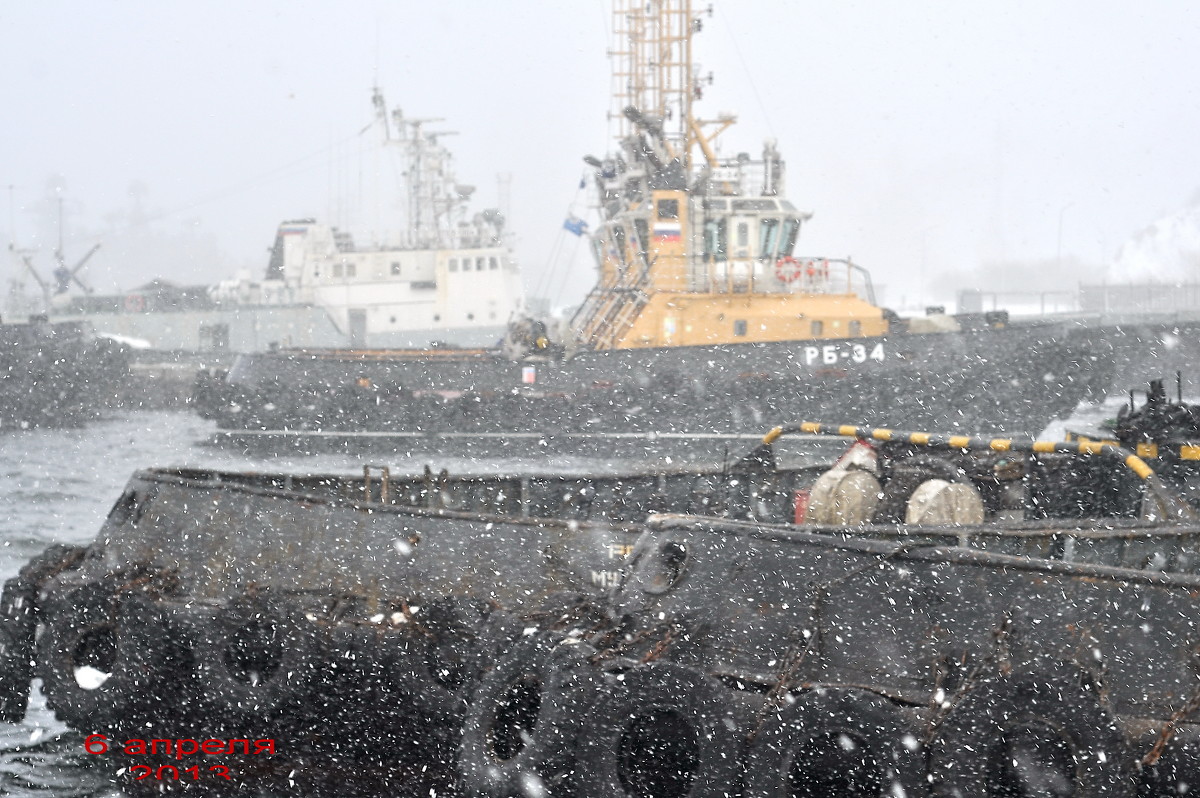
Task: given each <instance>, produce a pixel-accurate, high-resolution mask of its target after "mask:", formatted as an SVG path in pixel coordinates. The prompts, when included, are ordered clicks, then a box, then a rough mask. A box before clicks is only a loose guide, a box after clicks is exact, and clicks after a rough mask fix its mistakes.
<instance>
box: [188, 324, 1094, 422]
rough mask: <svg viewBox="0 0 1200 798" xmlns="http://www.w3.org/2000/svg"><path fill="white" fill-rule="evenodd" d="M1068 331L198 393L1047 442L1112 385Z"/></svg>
mask: <svg viewBox="0 0 1200 798" xmlns="http://www.w3.org/2000/svg"><path fill="white" fill-rule="evenodd" d="M1092 348H1093V347H1092V346H1091V344H1090V342H1082V343H1081V342H1078V341H1074V340H1070V339H1069V337H1068V335H1067V331H1066V329H1065V328H1064V327H1062V326H1059V325H1029V326H1014V327H1009V328H1006V329H984V330H976V331H970V332H961V333H941V334H905V335H895V336H888V337H883V338H846V339H826V340H820V341H800V342H771V343H750V344H728V345H718V346H697V347H672V348H647V349H625V350H607V351H601V352H581V353H579V354H577V355H575V356H574V357H571V358H569V359H564V360H561V361H556V360H550V359H546V360H542V361H539V362H535V361H529V360H526V361H511V360H507V359H504V358H502V357H500V356H497V355H493V354H490V353H476V354H463V355H461V356H453V355H448V356H440V357H432V356H430V357H417V356H413V355H411V354H409V355H407V356H405V355H401V354H399V353H397V354H396V355H394V356H386V355H375V356H370V357H368V356H364V355H361V354H355V353H349V352H342V353H334V352H321V353H314V352H276V353H265V354H258V355H252V356H245V357H241V358H239V360H238V361H237V362H236V363H235V365H234V367H233V369H231V371H230V372H229V374H228V375H227V377H226V379H225V381H224V382H222V383H220V384H217V385H213V386H210V387H211V390H210V391H208V392H206V393H205V395H204V396H202V397H201V399H202V401H201V402H200V403H199V404H200V405H201V409H202V411H203V412H207V413H209V414H210V415H212V416H213V417H215V418H216V419H217V420H218V425H219V426H220V427H221V428H222V429H224V430H255V431H260V432H261V431H264V430H265V431H270V430H278V431H284V430H321V431H379V432H397V433H401V432H407V433H422V434H436V433H470V432H476V433H483V434H496V433H520V434H547V433H558V434H560V435H561V434H562V433H568V432H577V433H587V432H594V433H599V434H612V433H654V434H666V435H686V434H697V435H733V434H739V433H740V434H745V433H752V432H755V431H757V430H760V429H762V428H764V427H770V426H774V425H776V424H780V423H788V422H794V421H797V420H800V419H806V420H818V421H820V420H845V419H855V420H856V421H859V422H862V423H865V424H872V425H877V426H894V427H909V428H918V429H925V428H932V429H953V430H963V431H971V432H988V431H999V430H1005V431H1007V432H1009V433H1026V434H1036V433H1037V432H1039V431H1040V430H1041V429H1043V428H1044V426H1045V425H1046V423H1047V422H1049V421H1050V420H1052V419H1054V418H1056V417H1059V416H1061V415H1063V414H1066V413H1069V412H1070V411H1071V410H1073V409H1074V408H1075V407H1076V405H1077V404H1078V403H1079V402H1080V401H1081V400H1083V399H1086V398H1090V397H1091V396H1092V395H1093V394H1094V393H1095V392H1096V391H1097V389H1098V388H1099V389H1103V388H1106V387H1107V385H1108V382H1109V380H1110V379H1111V374H1110V373H1109V369H1108V364H1107V363H1106V362H1104V361H1103V360H1101V359H1098V358H1096V357H1094V355H1093V353H1092V351H1091V350H1092Z"/></svg>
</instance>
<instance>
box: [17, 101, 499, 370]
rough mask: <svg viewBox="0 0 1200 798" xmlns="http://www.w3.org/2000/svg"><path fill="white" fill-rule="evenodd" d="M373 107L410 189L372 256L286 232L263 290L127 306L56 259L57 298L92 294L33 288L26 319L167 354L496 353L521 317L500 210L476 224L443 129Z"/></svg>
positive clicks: (176, 296)
mask: <svg viewBox="0 0 1200 798" xmlns="http://www.w3.org/2000/svg"><path fill="white" fill-rule="evenodd" d="M373 99H374V104H375V108H376V114H377V124H378V125H379V127H380V128H381V129H382V132H383V140H384V143H385V144H386V145H387V146H388V147H390V148H393V149H395V150H397V151H398V153H399V156H400V158H401V162H402V163H401V173H402V174H403V175H404V182H405V185H404V192H405V197H404V207H405V212H404V214H403V219H402V223H401V224H400V229H399V230H398V231H396V232H395V233H393V234H391V236H392V237H391V238H390V239H389V240H383V241H378V242H373V243H371V244H370V245H366V246H364V245H362V244H359V243H358V242H356V241H355V239H354V237H353V235H352V234H351V233H350V232H348V231H344V230H340V229H338V228H337V227H333V226H331V225H329V224H324V223H321V222H319V221H318V220H316V219H296V220H291V221H286V222H284V223H282V224H280V225H279V228H278V230H277V232H276V235H275V244H274V246H273V247H272V249H271V256H270V261H269V263H268V265H267V269H266V272H265V274H264V275H263V276H262V277H261V279H251V278H250V277H247V276H244V277H242V278H239V279H232V280H226V281H224V282H221V283H218V284H217V285H214V286H205V287H196V286H189V287H178V286H175V285H172V284H170V283H168V282H163V281H155V282H152V283H150V284H147V285H146V286H143V287H142V288H139V289H136V290H134V291H131V292H128V293H124V294H119V295H111V294H110V295H97V294H95V293H93V292H91V291H90V290H87V288H86V286H85V285H84V284H83V283H82V281H81V280H79V279H78V277H77V275H76V273H75V272H76V271H77V268H78V267H77V268H76V269H75V270H71V269H68V268H67V267H66V266H65V265H64V264H63V263H61V258H60V264H59V269H58V271H57V272H56V274H55V277H56V279H58V281H59V286H58V287H59V288H60V289H61V288H63V287H65V285H66V284H68V283H70V282H72V281H74V282H76V283H78V284H79V285H80V286H81V287H83V288H84V289H85V290H84V292H83V293H79V294H74V295H72V294H65V293H63V294H60V295H58V296H52V293H53V292H52V290H51V289H52V286H51V285H50V284H49V282H48V281H44V280H42V279H41V278H40V277H39V278H38V282H39V283H40V284H41V286H42V291H43V300H44V301H43V302H42V303H41V308H37V307H34V308H31V309H30V311H31V312H47V313H48V314H49V315H50V316H51V317H52V318H54V319H55V320H67V319H79V320H86V321H90V322H91V323H92V324H93V325H94V327H95V329H96V331H97V332H98V333H99V334H101V335H107V336H110V337H115V338H119V339H125V340H129V341H131V342H141V344H142V345H143V346H147V347H148V348H150V349H154V350H161V351H176V352H199V353H204V352H230V353H236V352H256V351H264V350H266V349H269V348H272V347H275V346H278V347H300V348H343V349H344V348H353V349H385V348H388V349H391V348H426V347H430V346H434V347H437V346H449V347H472V348H473V347H492V346H495V345H496V344H497V343H498V342H499V341H500V339H501V338H502V337H503V336H504V332H505V330H506V328H507V325H508V322H509V321H510V320H511V319H513V318H515V317H516V316H517V315H519V314H520V313H521V312H522V309H523V299H522V297H523V291H522V285H521V273H520V269H519V266H518V264H517V262H516V259H515V258H514V255H513V251H512V248H511V245H510V239H509V237H508V235H507V232H506V230H505V227H504V218H503V216H502V215H501V213H500V212H499V211H498V210H495V209H487V210H483V211H480V212H476V213H471V212H470V211H469V209H468V202H469V199H470V196H471V194H472V192H473V191H474V189H473V187H471V186H467V185H462V184H460V183H458V182H457V181H456V180H455V176H454V171H453V162H452V157H451V154H450V152H449V151H448V150H447V149H446V148H445V147H444V146H443V144H442V142H441V141H440V140H439V137H440V136H442V135H444V134H442V133H438V132H434V131H431V130H429V128H428V126H429V124H430V123H433V122H438V121H441V120H436V119H413V118H409V117H406V116H404V115H403V114H402V113H401V111H400V110H399V109H395V110H392V111H390V112H389V111H388V110H387V108H386V105H385V102H384V99H383V95H382V93H381V92H380V91H379V90H378V89H376V90H375V92H374V98H373ZM89 254H90V253H89ZM26 265H28V266H29V270H30V272H33V267H32V265H31V264H29V262H28V259H26ZM79 265H82V262H81V263H80V264H79ZM34 276H35V277H37V275H36V273H34ZM42 308H44V309H45V310H44V311H42Z"/></svg>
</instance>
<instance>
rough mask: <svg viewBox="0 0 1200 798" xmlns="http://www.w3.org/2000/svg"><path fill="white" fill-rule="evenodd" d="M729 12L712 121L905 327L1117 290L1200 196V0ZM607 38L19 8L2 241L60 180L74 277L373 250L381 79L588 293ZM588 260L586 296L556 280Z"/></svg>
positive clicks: (10, 20) (3, 132)
mask: <svg viewBox="0 0 1200 798" xmlns="http://www.w3.org/2000/svg"><path fill="white" fill-rule="evenodd" d="M696 5H697V6H707V3H700V2H698V3H696ZM714 7H715V12H714V14H713V16H712V17H711V18H707V17H706V18H705V20H704V32H703V33H702V34H701V35H700V36H699V38H698V39H697V55H696V58H697V60H698V61H699V62H700V64H701V67H702V69H703V70H704V71H705V72H707V71H709V70H711V71H712V72H713V73H714V76H715V81H714V83H713V85H712V86H711V87H710V88H709V90H708V91H707V92H706V95H705V98H704V100H703V102H702V104H701V105H700V106H698V111H699V113H700V114H701V115H712V114H715V113H716V112H718V111H733V112H735V113H737V114H738V116H739V118H740V123H739V124H738V125H737V126H736V127H735V128H733V130H731V131H729V132H728V133H726V134H725V135H724V136H723V139H722V141H723V143H722V150H723V152H726V153H735V152H738V151H741V150H745V151H749V152H752V153H756V154H757V153H758V152H759V151H760V150H761V146H762V140H763V138H765V137H768V136H770V137H774V138H776V139H777V140H778V142H779V146H780V149H781V150H782V152H783V154H784V156H785V157H786V158H787V159H788V169H789V173H788V185H789V195H790V197H791V198H792V199H793V200H794V201H795V202H796V203H797V204H798V205H800V206H801V207H805V208H808V209H811V210H813V211H814V212H815V216H814V218H813V220H812V221H811V222H810V224H809V226H808V228H807V230H806V231H805V233H804V236H803V237H802V241H801V245H800V249H801V250H802V251H803V252H804V253H806V254H826V255H830V256H845V255H852V256H854V257H855V259H856V260H858V261H859V262H860V263H862V264H863V265H864V266H866V267H867V268H868V269H870V270H871V271H872V272H873V274H874V275H875V277H876V281H877V282H879V283H882V284H885V285H886V286H887V289H888V290H887V294H886V296H887V298H888V300H889V302H891V303H892V304H901V303H902V301H903V302H904V303H906V304H910V305H915V304H918V303H919V302H920V301H923V299H929V300H931V301H932V300H933V299H941V298H948V290H949V289H950V288H951V287H953V286H954V285H955V284H966V283H969V282H971V281H972V280H975V279H979V277H978V276H979V275H981V274H982V275H985V276H986V278H987V279H988V280H990V283H989V285H990V286H991V287H995V288H1008V289H1018V288H1030V287H1036V286H1032V285H1031V278H1030V274H1037V275H1038V276H1039V277H1043V278H1045V280H1046V281H1047V282H1046V285H1047V286H1053V285H1054V280H1055V279H1056V277H1057V279H1058V282H1059V283H1071V282H1073V281H1074V280H1075V279H1077V278H1078V277H1079V276H1080V275H1081V274H1082V275H1090V274H1095V276H1096V277H1097V279H1099V277H1100V276H1102V275H1101V271H1102V269H1103V268H1104V267H1105V266H1106V265H1107V264H1108V263H1109V262H1110V261H1111V260H1112V259H1113V257H1114V256H1115V254H1116V252H1117V250H1118V248H1119V247H1120V245H1121V244H1122V243H1123V242H1124V241H1125V240H1126V239H1128V238H1129V237H1130V236H1132V235H1134V234H1135V233H1136V232H1137V231H1139V230H1140V229H1142V228H1145V227H1146V226H1147V225H1149V224H1151V223H1152V222H1154V221H1155V220H1156V219H1159V218H1160V217H1162V216H1164V215H1167V214H1170V213H1173V212H1175V211H1177V210H1179V209H1180V208H1182V207H1183V206H1185V205H1187V204H1188V203H1189V202H1191V201H1192V200H1193V199H1194V197H1195V195H1196V192H1197V189H1200V173H1198V170H1197V155H1196V147H1197V145H1196V142H1197V141H1200V97H1198V89H1197V86H1196V81H1195V76H1196V75H1197V74H1200V48H1197V46H1196V44H1197V42H1198V41H1200V5H1197V4H1194V3H1189V2H1182V0H1180V1H1178V2H1157V3H1146V4H1137V5H1136V6H1135V4H1132V3H1117V2H1095V1H1094V0H1087V1H1085V0H1070V1H1069V2H1068V1H1065V0H1064V2H1019V1H1018V2H1005V3H987V4H984V3H949V2H925V1H924V0H915V1H912V2H906V3H889V2H853V3H852V2H843V3H828V2H823V3H818V2H784V1H783V0H778V1H775V0H761V1H760V2H746V0H737V2H735V1H734V0H714ZM610 27H611V21H610V16H609V11H608V7H607V4H606V3H603V2H601V1H600V0H578V1H577V2H563V1H561V0H560V2H541V1H539V2H534V1H533V0H511V2H482V1H480V0H476V1H474V2H468V1H467V0H439V2H436V3H429V2H422V3H417V2H409V1H407V0H405V1H402V2H358V3H335V2H331V1H330V2H316V1H310V2H294V1H289V2H270V1H268V2H254V3H233V2H207V3H188V4H185V3H174V2H170V3H150V2H125V3H117V2H95V3H86V4H85V3H66V2H53V1H50V2H45V1H44V2H38V3H10V4H6V5H5V6H4V7H3V8H2V9H0V70H2V72H3V74H4V75H5V79H4V80H3V82H0V100H2V102H3V108H4V109H5V117H6V118H5V124H4V125H3V127H2V128H0V190H3V191H4V192H5V196H4V198H3V199H4V202H3V209H4V211H3V213H0V238H2V240H3V241H4V242H5V243H6V244H7V242H8V241H9V240H11V239H13V238H15V240H16V242H17V244H18V245H19V246H22V247H31V248H38V250H39V251H38V254H37V255H36V256H35V259H38V260H39V262H41V263H44V264H48V263H49V260H50V257H51V252H52V250H53V248H54V236H55V230H54V226H53V224H51V222H52V214H49V213H48V208H49V206H47V205H46V204H45V203H44V202H43V199H44V198H45V197H46V196H47V193H48V188H47V187H48V185H49V183H50V181H51V179H52V178H53V177H55V176H58V177H59V178H61V180H62V181H63V182H64V184H65V190H64V192H63V196H64V197H65V208H66V212H67V220H68V223H67V234H68V243H67V250H68V257H77V256H79V255H82V253H83V252H84V251H86V249H87V247H89V246H90V245H91V243H93V242H94V241H96V240H102V241H103V242H104V247H103V248H102V249H101V250H100V252H99V253H98V254H97V255H96V257H95V259H94V260H93V262H92V263H91V264H90V265H89V275H90V278H91V280H92V282H94V283H95V284H97V286H99V287H105V288H107V287H113V286H120V287H123V288H128V287H132V286H134V285H137V284H139V283H141V282H145V281H146V280H149V279H150V278H151V277H155V276H163V277H167V278H168V279H174V280H176V281H178V282H185V283H186V282H208V281H214V280H216V279H220V278H223V277H228V276H231V275H232V274H233V273H234V272H235V271H236V270H237V269H239V268H245V269H249V270H251V271H252V272H254V273H255V274H258V273H259V272H260V271H261V270H262V269H263V268H264V265H265V250H266V248H267V247H268V246H269V244H270V242H271V239H272V237H273V234H274V229H275V226H276V225H277V224H278V222H280V221H281V220H283V219H286V218H296V217H302V216H316V217H318V218H320V219H322V220H326V219H330V220H333V221H335V222H342V223H343V224H346V225H347V226H349V227H350V228H351V229H353V230H355V232H357V233H359V237H360V239H365V238H366V237H367V235H366V233H367V232H368V231H369V230H370V229H371V227H372V224H373V223H374V222H375V221H376V220H378V219H379V218H381V216H386V214H387V213H389V212H390V209H389V208H388V206H387V205H385V204H383V203H382V201H377V200H376V199H375V198H374V197H375V196H376V193H375V192H374V191H372V190H371V189H370V185H371V184H370V182H369V181H368V180H367V179H366V177H365V174H364V169H365V168H366V167H367V166H368V165H369V164H370V162H371V158H370V157H369V155H368V153H369V151H370V148H369V146H368V145H371V144H373V143H374V138H373V134H367V135H365V136H360V135H359V131H360V130H361V129H362V128H363V127H364V126H366V125H367V124H368V123H369V122H370V121H371V119H372V109H371V105H370V90H371V86H372V85H373V84H375V83H378V84H379V85H380V86H381V87H382V88H383V90H384V91H385V93H386V96H387V99H388V102H389V104H391V105H399V106H401V107H402V108H403V109H404V110H405V112H406V113H408V114H410V115H413V116H423V117H430V116H432V117H442V118H444V119H445V120H446V121H445V122H444V123H441V126H442V127H443V129H447V130H453V131H457V133H458V135H456V136H455V137H454V138H453V139H449V140H448V144H449V145H450V146H451V148H452V150H453V151H454V153H455V156H456V161H457V170H458V177H459V179H460V181H461V182H465V183H471V184H474V185H476V186H477V187H478V192H477V195H476V198H477V202H476V204H477V206H478V207H479V208H480V209H481V208H482V207H484V206H487V205H493V204H495V203H496V201H497V175H498V174H507V175H510V176H511V188H510V192H509V200H508V206H509V211H510V218H511V226H512V228H513V230H514V231H515V232H516V234H517V236H518V253H519V256H520V257H521V259H522V262H523V264H524V265H525V268H526V274H527V277H526V283H527V286H528V287H530V288H537V287H540V288H542V290H543V292H545V291H547V290H549V291H550V292H552V293H557V294H559V297H558V298H559V301H560V302H565V301H570V300H573V299H578V297H579V296H580V293H581V292H582V290H584V289H585V288H586V286H587V285H588V284H589V282H590V278H591V272H590V264H589V263H588V261H587V259H586V257H585V256H584V253H583V250H582V248H580V249H579V250H578V251H575V250H574V249H573V248H574V247H575V242H574V240H572V239H567V240H565V241H561V242H560V240H559V239H560V235H561V234H560V228H561V223H562V220H563V218H564V216H565V215H566V213H567V212H568V209H569V205H570V203H571V202H572V201H575V200H577V199H581V198H580V197H578V196H577V194H578V192H577V186H578V182H579V179H580V176H581V175H582V173H583V169H584V167H583V164H582V161H581V157H582V156H583V155H584V154H588V153H592V154H599V153H601V152H603V151H604V150H606V149H607V147H608V132H609V127H608V124H607V122H606V113H607V111H608V105H609V101H608V90H609V64H608V60H607V58H606V56H605V51H606V48H607V46H608V30H609V28H610ZM9 186H12V187H13V188H12V189H11V190H9V189H8V187H9ZM134 207H138V208H140V213H141V215H142V217H143V218H144V221H142V222H140V223H138V224H136V225H131V223H130V216H131V213H132V212H133V211H132V209H133V208H134ZM575 210H576V211H577V212H579V213H582V212H583V210H584V207H583V206H582V205H577V206H576V208H575ZM1060 230H1061V238H1060ZM1060 241H1061V253H1062V255H1061V258H1060V257H1059V249H1060ZM572 252H575V255H576V257H575V262H574V265H573V267H572V268H573V271H572V272H571V273H570V274H568V275H566V276H555V277H553V279H547V278H546V277H545V276H544V273H545V272H546V270H547V269H548V268H549V267H550V266H551V260H552V259H553V260H557V261H560V262H561V261H564V260H569V256H570V255H571V253H572ZM556 253H557V255H558V257H557V258H554V257H553V256H554V255H555V254H556ZM1017 262H1023V263H1025V264H1026V265H1025V266H1024V267H1018V266H1012V267H1011V270H1010V269H1009V267H1007V266H1006V267H1004V268H1001V267H999V266H997V265H996V264H998V263H1006V264H1009V263H1017ZM1059 262H1061V263H1062V267H1061V269H1060V274H1058V275H1055V274H1053V268H1054V267H1055V265H1056V264H1057V263H1059ZM14 273H15V272H14V268H13V266H12V264H11V263H10V262H9V261H8V260H5V261H4V263H3V269H0V275H3V276H4V277H5V278H8V277H10V276H12V275H13V274H14ZM922 284H923V285H924V289H925V291H924V293H925V297H923V298H922V296H921V295H922V291H921V286H922Z"/></svg>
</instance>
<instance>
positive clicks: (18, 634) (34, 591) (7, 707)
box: [0, 544, 87, 723]
mask: <svg viewBox="0 0 1200 798" xmlns="http://www.w3.org/2000/svg"><path fill="white" fill-rule="evenodd" d="M86 551H87V550H86V549H85V548H83V547H82V546H66V545H62V544H55V545H53V546H49V547H48V548H46V549H45V551H43V552H42V553H41V554H39V555H37V556H36V557H34V558H33V559H31V560H30V561H29V562H28V563H26V564H25V565H24V567H22V568H21V571H20V573H19V574H18V575H17V576H14V577H13V578H11V579H9V580H8V581H6V582H5V583H4V594H3V597H2V598H0V721H4V722H6V723H20V722H21V721H22V720H23V719H24V718H25V710H26V709H27V708H28V706H29V685H30V683H31V682H32V680H33V674H34V661H35V658H36V655H37V643H36V640H37V622H38V608H37V599H38V593H39V592H40V591H41V588H42V585H43V584H45V583H46V582H47V581H48V580H50V579H52V578H54V577H56V576H58V575H59V574H61V573H62V572H64V571H67V570H70V569H72V568H76V567H78V565H79V563H80V561H82V560H83V555H84V553H85V552H86Z"/></svg>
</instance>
